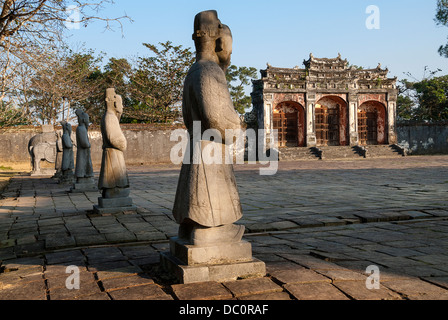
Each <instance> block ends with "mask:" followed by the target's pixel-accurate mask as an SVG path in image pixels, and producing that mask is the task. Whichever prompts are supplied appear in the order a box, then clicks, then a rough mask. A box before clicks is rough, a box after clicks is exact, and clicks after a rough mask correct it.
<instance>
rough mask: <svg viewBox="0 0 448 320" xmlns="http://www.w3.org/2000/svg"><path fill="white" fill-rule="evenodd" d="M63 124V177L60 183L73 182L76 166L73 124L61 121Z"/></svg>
mask: <svg viewBox="0 0 448 320" xmlns="http://www.w3.org/2000/svg"><path fill="white" fill-rule="evenodd" d="M61 125H62V130H63V134H62V150H63V151H62V165H61V169H62V177H61V179H60V181H59V182H60V183H72V182H73V169H74V168H75V161H74V157H73V142H72V138H71V136H72V125H71V124H70V123H68V122H66V121H62V122H61Z"/></svg>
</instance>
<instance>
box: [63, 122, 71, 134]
mask: <svg viewBox="0 0 448 320" xmlns="http://www.w3.org/2000/svg"><path fill="white" fill-rule="evenodd" d="M61 126H62V130H63V132H64V134H65V133H67V134H71V133H72V125H71V124H70V123H68V122H67V121H65V120H64V121H61Z"/></svg>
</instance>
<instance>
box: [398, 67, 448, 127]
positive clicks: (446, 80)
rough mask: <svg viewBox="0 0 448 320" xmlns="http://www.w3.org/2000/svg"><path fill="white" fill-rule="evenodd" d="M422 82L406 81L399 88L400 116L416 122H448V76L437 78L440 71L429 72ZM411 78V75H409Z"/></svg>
mask: <svg viewBox="0 0 448 320" xmlns="http://www.w3.org/2000/svg"><path fill="white" fill-rule="evenodd" d="M428 71H429V70H428V68H427V67H426V68H425V76H424V77H423V79H421V80H417V79H415V81H409V80H407V79H404V80H402V81H401V85H400V86H399V90H400V95H399V97H398V104H397V106H398V115H399V117H400V118H401V119H406V120H416V121H438V120H448V75H445V76H439V77H436V76H435V75H436V74H437V73H438V72H440V69H438V70H435V71H429V75H426V73H427V72H428ZM408 75H409V76H411V75H410V74H408Z"/></svg>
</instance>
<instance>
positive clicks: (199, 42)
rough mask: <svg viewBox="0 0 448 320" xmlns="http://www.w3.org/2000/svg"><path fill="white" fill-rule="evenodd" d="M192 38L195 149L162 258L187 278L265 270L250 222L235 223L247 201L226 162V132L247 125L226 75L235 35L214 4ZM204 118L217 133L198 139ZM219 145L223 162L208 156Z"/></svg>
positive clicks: (188, 100) (190, 122)
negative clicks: (251, 239) (175, 229)
mask: <svg viewBox="0 0 448 320" xmlns="http://www.w3.org/2000/svg"><path fill="white" fill-rule="evenodd" d="M193 39H194V41H195V46H196V53H197V56H196V63H195V64H194V65H193V66H192V67H191V69H190V71H189V72H188V75H187V77H186V79H185V84H184V95H183V104H182V111H183V118H184V122H185V125H186V127H187V129H188V132H189V135H190V143H189V147H190V153H189V155H188V157H187V156H186V157H185V158H184V163H183V164H182V168H181V172H180V176H179V181H178V186H177V192H176V197H175V203H174V208H173V215H174V218H175V219H176V221H177V222H178V223H179V224H180V227H179V235H178V237H176V238H172V239H171V243H170V249H171V251H170V252H169V253H162V254H161V263H162V266H164V268H166V269H168V270H170V271H172V272H173V273H174V274H176V275H177V277H178V278H179V280H180V281H181V282H182V283H191V282H200V281H223V280H230V279H236V278H238V277H246V276H263V275H265V272H266V268H265V265H264V263H263V262H261V261H259V260H256V259H254V258H253V257H252V248H251V245H250V243H248V242H246V241H242V236H243V234H244V226H241V225H236V224H235V222H237V221H238V220H239V219H240V218H241V217H242V209H241V203H240V198H239V194H238V189H237V185H236V181H235V176H234V173H233V165H232V164H231V163H230V164H226V163H225V161H224V160H225V158H226V155H225V152H227V150H226V148H225V143H224V141H225V140H226V130H228V129H229V130H230V129H231V130H238V129H241V121H240V118H239V116H238V114H237V113H236V111H235V109H234V106H233V103H232V100H231V97H230V93H229V89H228V86H227V81H226V77H225V71H226V69H227V68H228V66H229V65H230V57H231V54H232V34H231V32H230V29H229V28H228V27H227V26H226V25H223V24H221V22H220V20H219V19H218V16H217V12H216V11H214V10H211V11H204V12H200V13H199V14H197V15H196V17H195V21H194V34H193ZM199 123H200V125H201V137H202V138H204V137H203V135H202V133H203V132H204V131H206V130H209V129H210V130H213V132H214V136H215V137H214V138H215V139H207V138H204V140H202V138H200V141H196V140H197V139H198V137H197V134H195V133H196V130H194V128H197V126H198V124H199ZM217 133H219V134H220V136H221V138H222V140H220V139H219V138H218V139H217V137H219V134H217ZM210 147H212V148H210ZM212 149H213V150H219V151H222V152H221V154H220V155H219V157H218V158H221V160H222V161H218V162H210V161H208V160H207V157H208V156H210V154H208V150H212ZM219 151H215V152H217V153H220V152H219ZM187 154H188V153H187Z"/></svg>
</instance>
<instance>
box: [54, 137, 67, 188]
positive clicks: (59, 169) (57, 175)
mask: <svg viewBox="0 0 448 320" xmlns="http://www.w3.org/2000/svg"><path fill="white" fill-rule="evenodd" d="M63 133H64V132H63V130H57V131H56V132H55V134H56V162H55V164H54V169H55V170H56V173H55V174H54V176H53V177H52V178H53V179H59V178H61V176H62V155H63V152H64V148H63V147H62V135H63Z"/></svg>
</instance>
